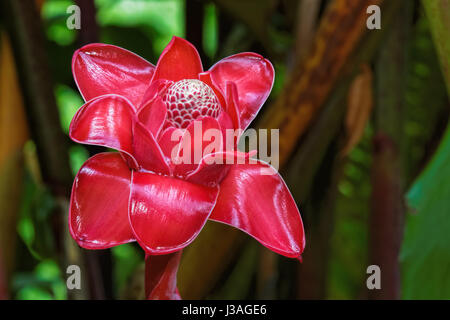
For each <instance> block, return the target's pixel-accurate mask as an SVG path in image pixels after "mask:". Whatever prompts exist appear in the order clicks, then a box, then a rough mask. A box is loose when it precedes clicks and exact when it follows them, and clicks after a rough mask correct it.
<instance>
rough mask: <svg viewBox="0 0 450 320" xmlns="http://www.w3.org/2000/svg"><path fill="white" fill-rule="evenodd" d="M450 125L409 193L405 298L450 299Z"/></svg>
mask: <svg viewBox="0 0 450 320" xmlns="http://www.w3.org/2000/svg"><path fill="white" fill-rule="evenodd" d="M449 199H450V126H449V127H448V128H447V131H446V133H445V135H444V138H443V139H442V142H441V145H440V147H439V148H438V150H437V152H436V154H435V155H434V157H433V159H432V161H431V162H430V163H429V165H428V166H427V168H426V169H425V170H424V172H423V173H422V174H421V175H420V176H419V178H418V179H417V180H416V182H415V183H414V184H413V186H412V187H411V189H410V190H409V192H408V194H407V201H408V205H409V207H410V208H411V210H410V211H411V214H410V215H409V216H408V217H407V224H406V230H405V238H404V242H403V247H402V252H401V256H400V259H401V262H402V270H403V272H402V273H403V279H402V283H403V284H402V286H403V298H405V299H450V200H449Z"/></svg>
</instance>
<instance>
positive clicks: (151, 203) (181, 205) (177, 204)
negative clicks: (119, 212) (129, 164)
mask: <svg viewBox="0 0 450 320" xmlns="http://www.w3.org/2000/svg"><path fill="white" fill-rule="evenodd" d="M132 180H133V181H132V189H131V196H130V209H129V215H130V223H131V226H132V229H133V232H134V234H135V237H136V239H137V241H138V242H139V244H140V245H141V247H142V248H144V250H145V251H146V252H147V253H148V254H166V253H171V252H175V251H177V250H180V249H182V248H183V247H185V246H187V245H188V244H189V243H191V242H192V241H193V240H194V239H195V237H196V236H197V234H198V233H199V232H200V230H201V229H202V228H203V225H204V224H205V222H206V220H207V219H208V217H209V215H210V213H211V210H212V208H213V207H214V204H215V202H216V198H217V195H218V192H219V191H218V188H207V187H203V186H200V185H196V184H193V183H189V182H186V181H183V180H179V179H175V178H170V177H165V176H160V175H156V174H153V173H148V172H134V173H133V178H132Z"/></svg>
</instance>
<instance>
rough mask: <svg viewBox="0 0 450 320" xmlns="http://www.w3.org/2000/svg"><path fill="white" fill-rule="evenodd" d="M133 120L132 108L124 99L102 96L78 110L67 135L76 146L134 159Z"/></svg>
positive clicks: (115, 96) (114, 96)
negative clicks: (108, 149)
mask: <svg viewBox="0 0 450 320" xmlns="http://www.w3.org/2000/svg"><path fill="white" fill-rule="evenodd" d="M133 121H134V111H133V108H132V106H131V105H130V103H129V102H128V101H127V100H126V99H125V98H123V97H121V96H118V95H105V96H101V97H98V98H96V99H93V100H90V101H89V102H87V103H86V104H84V105H83V106H82V107H81V108H80V109H79V110H78V111H77V113H76V114H75V116H74V117H73V119H72V122H71V123H70V128H69V136H70V138H71V139H72V140H74V141H76V142H78V143H83V144H91V145H99V146H103V147H107V148H112V149H116V150H119V151H122V152H124V153H126V154H127V155H128V156H129V157H130V158H132V159H133V156H132V153H133V148H132V142H133V131H132V127H133ZM133 161H134V160H133Z"/></svg>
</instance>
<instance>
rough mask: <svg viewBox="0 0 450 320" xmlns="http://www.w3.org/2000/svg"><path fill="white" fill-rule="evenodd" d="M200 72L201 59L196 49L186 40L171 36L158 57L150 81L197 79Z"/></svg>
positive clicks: (201, 69) (201, 68)
mask: <svg viewBox="0 0 450 320" xmlns="http://www.w3.org/2000/svg"><path fill="white" fill-rule="evenodd" d="M201 72H203V67H202V61H201V60H200V56H199V54H198V52H197V49H195V47H194V46H193V45H192V44H191V43H189V42H188V41H186V40H184V39H181V38H178V37H173V38H172V40H171V41H170V43H169V44H168V45H167V47H166V48H165V49H164V51H163V52H162V53H161V56H160V57H159V60H158V64H157V65H156V69H155V73H154V75H153V80H152V81H155V80H157V79H166V80H172V81H179V80H183V79H197V78H198V74H199V73H201Z"/></svg>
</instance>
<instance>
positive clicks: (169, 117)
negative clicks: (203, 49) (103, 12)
mask: <svg viewBox="0 0 450 320" xmlns="http://www.w3.org/2000/svg"><path fill="white" fill-rule="evenodd" d="M72 70H73V74H74V78H75V81H76V83H77V85H78V88H79V90H80V92H81V94H82V95H83V98H84V99H85V100H86V101H87V102H86V104H85V105H83V106H82V107H81V108H80V110H79V111H78V112H77V114H76V115H75V117H74V118H73V120H72V123H71V126H70V137H71V138H72V139H73V140H74V141H76V142H79V143H84V144H93V145H101V146H104V147H108V148H112V149H116V150H118V151H119V152H105V153H101V154H97V155H95V156H93V157H92V158H90V159H89V160H87V161H86V163H85V164H84V165H83V166H82V168H81V169H80V171H79V172H78V174H77V176H76V178H75V181H74V184H73V188H72V196H71V202H70V214H69V227H70V232H71V234H72V237H73V238H74V239H75V240H76V241H77V243H78V244H79V245H80V246H81V247H83V248H87V249H105V248H109V247H112V246H116V245H119V244H123V243H127V242H130V241H134V240H136V241H138V243H139V244H140V245H141V247H142V248H143V249H144V250H145V252H146V254H147V256H148V260H149V261H150V260H153V261H159V263H155V266H158V265H159V267H157V268H160V269H164V268H169V269H170V270H168V271H167V270H166V271H167V272H166V271H164V272H163V273H164V274H165V277H164V278H166V279H169V280H170V281H175V280H174V278H175V275H176V267H177V266H178V261H179V255H175V256H174V255H169V254H171V253H174V252H177V251H179V250H181V249H182V248H184V247H185V246H187V245H188V244H189V243H191V242H192V241H193V240H194V239H195V237H196V236H197V235H198V233H199V232H200V231H201V229H202V228H203V226H204V225H205V223H206V221H207V220H208V219H210V220H214V221H218V222H222V223H226V224H229V225H231V226H233V227H236V228H239V229H240V230H242V231H244V232H246V233H248V234H249V235H251V236H252V237H254V238H255V239H256V240H258V241H259V242H261V243H262V244H263V245H264V246H266V247H267V248H269V249H271V250H273V251H275V252H277V253H279V254H282V255H284V256H287V257H292V258H298V257H300V254H301V253H302V251H303V248H304V245H305V240H304V232H303V225H302V220H301V217H300V214H299V211H298V209H297V206H296V204H295V202H294V200H293V199H292V196H291V194H290V193H289V190H288V189H287V187H286V185H285V183H284V181H283V180H282V178H281V177H280V176H279V175H278V173H276V172H273V174H272V175H263V174H261V169H266V170H274V169H272V168H271V167H270V166H269V165H268V164H265V163H263V162H257V163H254V164H216V163H213V164H210V163H209V162H208V161H207V160H208V157H211V156H216V157H221V158H223V159H229V158H232V159H235V160H236V159H248V157H249V154H243V153H240V152H237V151H227V150H222V151H220V152H215V153H214V154H203V158H202V159H201V160H200V161H199V162H195V161H194V162H193V163H192V164H186V163H181V164H178V163H176V162H175V161H173V155H172V154H171V152H172V151H173V150H174V147H175V146H176V145H177V144H178V143H180V145H182V144H183V143H184V142H185V141H188V142H187V143H191V142H189V140H187V139H185V137H186V135H187V134H188V133H191V134H192V136H194V134H193V131H194V124H195V123H201V125H202V132H206V131H207V130H208V129H217V130H220V131H223V130H225V129H245V128H246V127H247V126H248V125H249V123H250V122H251V121H252V120H253V118H254V117H255V116H256V114H257V112H258V111H259V109H260V107H261V106H262V104H263V103H264V102H265V100H266V99H267V97H268V95H269V93H270V90H271V88H272V84H273V79H274V70H273V67H272V65H271V63H270V62H269V61H268V60H266V59H264V58H263V57H261V56H259V55H257V54H255V53H240V54H237V55H233V56H230V57H228V58H225V59H223V60H221V61H219V62H218V63H216V64H215V65H214V66H213V67H212V68H211V69H209V70H208V71H203V68H202V64H201V61H200V58H199V55H198V53H197V51H196V49H195V48H194V47H193V46H192V45H191V44H190V43H189V42H187V41H185V40H183V39H180V38H177V37H174V38H173V39H172V41H171V42H170V43H169V45H168V46H167V47H166V49H165V50H164V52H163V53H162V54H161V57H160V58H159V61H158V63H157V65H156V67H155V66H153V65H152V64H151V63H149V62H147V61H145V60H144V59H142V58H141V57H139V56H137V55H135V54H133V53H131V52H129V51H127V50H124V49H121V48H119V47H116V46H112V45H107V44H90V45H87V46H85V47H83V48H81V49H79V50H77V51H76V52H75V54H74V56H73V60H72ZM176 130H178V131H179V133H180V134H179V140H178V141H172V140H173V139H172V137H173V133H174V131H176ZM195 139H203V138H202V136H200V137H199V138H198V137H194V139H193V140H195ZM193 147H194V148H198V147H197V145H193ZM201 151H204V150H201ZM227 163H228V162H227ZM155 255H166V256H161V257H160V258H158V257H157V256H155ZM152 257H153V258H152ZM205 258H206V257H205ZM158 259H159V260H158ZM174 261H175V262H174ZM170 266H172V267H170ZM150 267H151V266H150ZM173 268H175V273H174V271H173ZM148 272H149V273H151V272H150V271H148ZM155 272H156V273H158V270H156V271H155ZM161 272H162V271H161ZM161 272H160V273H161ZM169 280H167V281H169ZM167 281H166V282H167ZM163 282H164V281H163ZM165 287H167V288H169V287H170V288H172V289H170V290H172V293H173V290H176V286H174V285H173V283H172V284H167V283H166V284H165ZM174 288H175V289H174ZM152 290H153V289H152ZM155 290H156V291H155V292H154V293H153V297H166V298H168V297H171V294H170V293H169V294H161V292H159V291H158V290H162V289H161V287H160V288H159V289H155ZM175 295H176V294H175Z"/></svg>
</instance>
